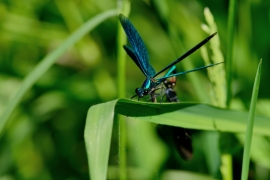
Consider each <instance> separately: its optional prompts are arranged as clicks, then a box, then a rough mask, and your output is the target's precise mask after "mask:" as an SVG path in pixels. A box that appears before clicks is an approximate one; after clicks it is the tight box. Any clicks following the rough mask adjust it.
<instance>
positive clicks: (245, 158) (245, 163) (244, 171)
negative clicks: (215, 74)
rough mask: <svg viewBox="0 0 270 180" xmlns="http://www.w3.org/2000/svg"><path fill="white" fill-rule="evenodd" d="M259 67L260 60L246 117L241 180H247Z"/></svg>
mask: <svg viewBox="0 0 270 180" xmlns="http://www.w3.org/2000/svg"><path fill="white" fill-rule="evenodd" d="M261 65H262V60H261V61H260V63H259V65H258V70H257V74H256V77H255V82H254V86H253V92H252V97H251V105H250V109H249V115H248V124H247V130H246V138H245V147H244V155H243V165H242V176H241V179H242V180H246V179H248V172H249V159H250V148H251V141H252V134H253V124H254V117H255V110H256V103H257V97H258V93H259V86H260V77H261Z"/></svg>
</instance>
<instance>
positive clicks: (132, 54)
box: [124, 45, 143, 72]
mask: <svg viewBox="0 0 270 180" xmlns="http://www.w3.org/2000/svg"><path fill="white" fill-rule="evenodd" d="M124 49H125V50H126V52H127V54H128V55H129V57H131V59H132V60H133V61H134V62H135V64H136V65H137V66H138V67H139V68H140V70H141V71H142V72H143V69H142V68H141V65H140V63H139V61H138V59H137V57H136V55H135V52H134V50H133V49H132V48H131V47H129V46H127V45H124Z"/></svg>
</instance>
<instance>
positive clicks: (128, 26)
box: [119, 14, 222, 98]
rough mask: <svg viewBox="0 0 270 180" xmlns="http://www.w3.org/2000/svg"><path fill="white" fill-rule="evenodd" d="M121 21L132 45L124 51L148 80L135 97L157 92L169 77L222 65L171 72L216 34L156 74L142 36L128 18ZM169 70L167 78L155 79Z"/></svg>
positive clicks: (121, 17) (138, 89)
mask: <svg viewBox="0 0 270 180" xmlns="http://www.w3.org/2000/svg"><path fill="white" fill-rule="evenodd" d="M119 19H120V22H121V25H122V27H123V29H124V31H125V33H126V35H127V38H128V40H129V43H130V45H131V47H130V46H127V45H125V46H124V49H125V50H126V52H127V54H128V55H129V56H130V57H131V59H132V60H133V61H134V62H135V64H136V65H137V66H138V67H139V68H140V70H141V71H142V73H143V74H144V75H145V76H146V80H145V81H144V82H143V84H142V86H141V87H140V88H136V90H135V92H136V95H135V96H138V97H139V98H142V97H144V96H145V95H151V94H153V93H152V92H153V91H155V89H156V88H157V86H159V85H160V84H161V83H163V82H164V81H165V80H166V79H167V78H169V77H174V76H178V75H182V74H187V73H190V72H193V71H198V70H201V69H205V68H208V67H211V66H215V65H217V64H220V63H216V64H210V65H207V66H203V67H199V68H195V69H192V70H189V71H184V72H179V73H172V70H171V69H172V67H173V66H174V65H175V64H177V63H178V62H180V61H181V60H183V59H185V58H186V57H187V56H189V55H190V54H192V53H193V52H195V51H196V50H197V49H199V48H200V47H201V46H202V45H204V44H205V43H206V42H208V41H209V40H210V39H211V38H212V37H214V36H215V35H216V33H214V34H212V35H210V36H209V37H207V38H206V39H204V40H203V41H201V42H200V43H199V44H197V45H196V46H194V47H193V48H191V49H190V50H189V51H188V52H186V53H185V54H183V55H182V56H181V57H179V58H178V59H176V60H175V61H173V62H172V63H170V64H169V65H168V66H166V67H165V68H163V69H162V70H161V71H159V72H158V73H156V71H155V70H154V68H153V67H152V66H151V65H150V63H149V56H148V52H147V49H146V47H145V44H144V42H143V40H142V38H141V36H140V34H139V33H138V32H137V30H136V29H135V27H134V26H133V25H132V23H131V22H130V21H129V20H128V18H127V17H125V16H124V15H122V14H120V15H119ZM221 63H222V62H221ZM168 69H169V73H167V74H166V75H165V76H163V77H161V78H155V77H156V76H157V75H159V74H161V73H162V72H164V71H166V70H168ZM135 96H133V97H135ZM133 97H132V98H133Z"/></svg>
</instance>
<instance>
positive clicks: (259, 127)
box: [115, 99, 270, 136]
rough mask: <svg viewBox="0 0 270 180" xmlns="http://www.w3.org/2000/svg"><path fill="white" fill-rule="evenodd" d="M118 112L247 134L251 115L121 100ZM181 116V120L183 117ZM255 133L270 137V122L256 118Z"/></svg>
mask: <svg viewBox="0 0 270 180" xmlns="http://www.w3.org/2000/svg"><path fill="white" fill-rule="evenodd" d="M115 110H116V113H119V114H122V115H125V116H128V117H134V118H137V119H141V120H145V121H149V122H153V123H157V124H164V125H171V126H180V127H185V128H190V129H200V130H218V131H223V132H235V133H244V132H245V131H246V119H247V118H248V113H247V112H244V111H233V110H226V109H221V108H216V107H213V106H210V105H206V104H198V103H162V104H159V103H156V104H155V103H147V102H138V101H133V100H129V99H119V100H118V102H117V104H116V109H115ZM179 117H180V118H179ZM255 117H256V122H255V124H254V132H255V133H256V134H260V135H268V136H270V131H269V128H270V119H269V118H266V117H263V116H258V115H257V116H255Z"/></svg>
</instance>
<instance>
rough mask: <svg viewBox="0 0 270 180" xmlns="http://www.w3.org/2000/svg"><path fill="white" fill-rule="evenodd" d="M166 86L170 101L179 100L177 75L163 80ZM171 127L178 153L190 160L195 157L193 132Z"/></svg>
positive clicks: (174, 71) (174, 70) (166, 93)
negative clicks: (176, 88)
mask: <svg viewBox="0 0 270 180" xmlns="http://www.w3.org/2000/svg"><path fill="white" fill-rule="evenodd" d="M173 73H174V74H175V73H176V69H175V68H174V69H173ZM163 84H164V86H165V95H166V99H167V101H168V102H179V99H178V97H177V94H176V92H175V91H174V89H173V88H174V87H175V86H176V76H173V77H170V78H168V79H166V80H165V81H164V82H163ZM167 128H169V129H171V130H170V131H168V132H171V133H172V134H171V136H172V138H173V144H174V146H175V148H176V150H177V152H178V154H179V155H180V156H181V157H182V158H183V159H184V160H190V159H191V158H192V157H193V148H192V139H191V132H190V130H189V129H185V128H181V127H175V126H167Z"/></svg>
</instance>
